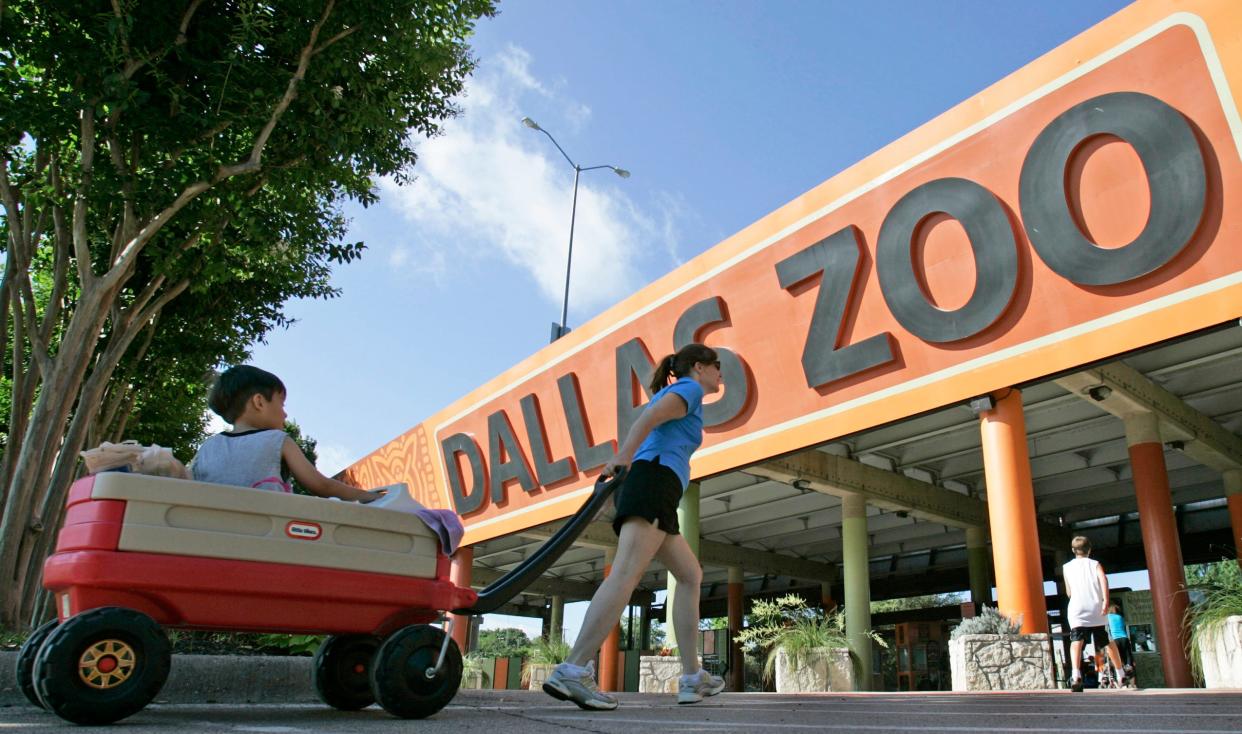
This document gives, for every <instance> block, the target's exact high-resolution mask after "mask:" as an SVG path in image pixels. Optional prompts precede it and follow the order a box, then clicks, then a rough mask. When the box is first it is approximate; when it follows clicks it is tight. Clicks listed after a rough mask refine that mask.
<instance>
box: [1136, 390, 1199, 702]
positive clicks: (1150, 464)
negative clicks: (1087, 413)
mask: <svg viewBox="0 0 1242 734" xmlns="http://www.w3.org/2000/svg"><path fill="white" fill-rule="evenodd" d="M1125 424H1126V444H1127V445H1128V446H1129V448H1130V469H1131V473H1132V474H1133V475H1134V495H1135V498H1136V499H1137V500H1138V511H1139V528H1140V529H1141V530H1142V533H1143V552H1144V554H1145V555H1146V556H1147V575H1148V578H1149V579H1150V580H1151V606H1152V611H1154V612H1155V616H1156V640H1157V642H1158V643H1159V645H1160V665H1161V667H1163V668H1164V681H1165V683H1166V684H1167V685H1168V686H1169V687H1170V688H1190V687H1191V686H1193V685H1194V684H1195V683H1194V678H1193V677H1192V676H1191V674H1190V661H1189V660H1188V659H1187V657H1186V640H1185V638H1184V637H1183V636H1182V620H1183V619H1185V616H1186V607H1187V605H1188V603H1189V602H1188V599H1187V598H1186V570H1185V568H1184V567H1183V566H1182V546H1181V542H1180V540H1179V539H1178V536H1177V520H1176V518H1174V516H1173V496H1172V494H1170V492H1169V473H1168V470H1167V469H1166V468H1165V464H1164V443H1163V442H1161V440H1160V422H1159V421H1158V420H1157V419H1156V416H1155V415H1153V414H1151V413H1139V414H1135V415H1129V416H1126V418H1125Z"/></svg>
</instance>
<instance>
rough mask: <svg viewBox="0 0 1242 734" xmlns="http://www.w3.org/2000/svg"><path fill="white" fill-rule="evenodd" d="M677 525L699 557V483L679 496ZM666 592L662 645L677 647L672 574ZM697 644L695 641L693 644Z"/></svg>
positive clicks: (674, 594) (674, 583) (675, 586)
mask: <svg viewBox="0 0 1242 734" xmlns="http://www.w3.org/2000/svg"><path fill="white" fill-rule="evenodd" d="M677 525H678V527H679V529H680V530H681V534H682V536H683V537H684V538H685V539H686V543H687V544H688V545H689V546H690V550H692V551H694V555H695V556H696V557H697V556H698V555H699V483H698V482H690V486H688V487H686V491H685V492H683V493H682V495H681V503H680V504H679V505H677ZM667 588H668V592H667V594H666V596H665V597H664V639H665V640H667V641H666V642H665V643H664V645H665V646H666V647H679V645H678V644H677V630H675V629H674V628H673V599H674V598H675V597H676V595H677V579H675V578H673V574H671V573H670V574H669V575H668V584H667ZM695 644H696V645H697V644H698V643H697V641H696V643H695Z"/></svg>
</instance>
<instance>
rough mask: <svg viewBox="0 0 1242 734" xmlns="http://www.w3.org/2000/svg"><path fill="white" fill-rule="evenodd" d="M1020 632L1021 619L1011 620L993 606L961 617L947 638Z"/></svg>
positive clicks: (954, 638) (1015, 633)
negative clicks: (963, 617) (965, 617)
mask: <svg viewBox="0 0 1242 734" xmlns="http://www.w3.org/2000/svg"><path fill="white" fill-rule="evenodd" d="M1021 632H1022V619H1021V618H1018V619H1017V620H1012V619H1010V618H1009V617H1006V616H1005V615H1003V614H1001V613H1000V612H998V611H996V608H995V607H984V608H983V611H982V612H980V613H979V614H977V615H975V616H973V617H971V618H970V619H963V620H962V623H961V624H959V625H958V626H957V627H956V628H955V629H954V630H953V632H952V633H951V634H950V635H949V639H951V640H956V639H957V638H959V637H961V636H962V635H1017V634H1021Z"/></svg>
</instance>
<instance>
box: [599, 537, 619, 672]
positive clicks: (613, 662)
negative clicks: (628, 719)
mask: <svg viewBox="0 0 1242 734" xmlns="http://www.w3.org/2000/svg"><path fill="white" fill-rule="evenodd" d="M615 553H616V552H615V551H613V550H611V549H610V550H608V551H606V552H605V554H604V578H608V574H610V573H612V560H613V557H614V555H615ZM620 658H621V622H620V620H618V621H617V623H616V624H614V625H613V626H612V631H611V632H609V633H608V636H607V637H605V638H604V644H603V646H601V647H600V649H599V689H600V690H601V691H615V690H617V689H618V687H619V686H618V685H617V674H618V673H619V672H620V669H621V665H620V662H621V660H620Z"/></svg>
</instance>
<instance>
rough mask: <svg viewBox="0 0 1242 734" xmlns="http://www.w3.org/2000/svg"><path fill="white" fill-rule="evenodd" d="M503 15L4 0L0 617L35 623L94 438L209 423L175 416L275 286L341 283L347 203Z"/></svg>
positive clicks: (436, 121) (404, 146) (307, 3)
mask: <svg viewBox="0 0 1242 734" xmlns="http://www.w3.org/2000/svg"><path fill="white" fill-rule="evenodd" d="M493 12H494V2H493V0H435V1H432V0H371V1H370V2H365V3H338V2H337V1H336V0H320V1H319V2H313V1H312V0H272V1H270V2H263V3H260V2H255V1H254V0H222V1H221V2H212V3H205V2H203V1H202V0H114V2H112V3H111V4H108V5H99V4H96V3H82V2H80V1H79V0H11V1H10V2H7V3H0V205H2V206H3V208H4V214H3V218H2V219H0V235H3V240H2V242H3V244H0V247H3V248H4V250H3V254H4V266H3V267H4V272H3V280H0V321H2V322H3V325H4V328H3V329H0V355H2V356H0V360H2V361H3V365H2V366H3V369H2V370H0V373H2V374H0V388H3V389H4V391H5V392H6V393H7V394H6V396H5V398H4V399H3V400H0V409H3V410H5V411H6V413H5V415H4V416H3V448H4V455H3V457H2V458H0V626H9V627H12V626H19V625H24V624H25V623H27V622H28V621H29V619H30V616H31V611H32V609H33V605H34V599H35V592H36V591H37V589H38V584H39V571H40V569H41V565H42V558H43V556H44V555H45V554H46V552H47V550H48V546H49V545H50V543H51V542H52V540H53V536H54V533H53V532H52V530H54V528H55V526H56V524H57V522H58V520H59V516H60V513H61V506H62V505H63V502H64V495H65V492H66V491H67V489H68V486H69V483H70V482H71V481H72V479H73V478H74V476H75V475H76V473H77V472H78V456H77V455H78V451H79V450H80V449H81V448H82V447H83V445H84V444H85V443H86V442H87V440H88V439H92V438H101V437H103V436H115V435H118V434H119V433H129V434H131V435H135V434H142V433H143V432H144V430H147V431H150V432H151V434H152V435H153V434H154V433H159V432H163V431H167V432H168V435H169V436H175V437H176V438H175V439H174V440H175V441H176V442H178V443H180V442H182V441H185V442H189V441H192V440H194V438H195V437H196V435H198V436H201V432H202V423H201V420H199V421H198V422H197V423H196V422H195V421H196V420H198V418H197V416H201V411H200V412H199V413H197V414H191V413H185V414H182V413H181V412H180V411H181V410H183V409H188V408H191V407H195V406H197V405H201V403H197V402H196V401H198V400H200V398H199V397H198V391H199V390H202V389H205V385H203V384H202V373H203V371H205V368H206V367H209V366H212V365H214V364H216V363H217V362H219V361H221V360H222V359H231V358H235V357H236V356H238V352H239V350H241V351H242V352H244V350H245V346H246V345H248V344H250V343H252V342H253V340H254V339H256V338H261V337H262V335H263V334H264V333H266V331H267V330H268V329H270V328H272V327H273V326H276V325H280V324H282V323H284V321H285V317H284V315H283V312H282V304H283V303H284V302H285V301H286V300H287V299H288V298H291V297H296V296H309V297H324V296H328V295H331V294H332V290H331V288H330V286H329V285H328V281H327V275H328V272H329V268H330V267H331V265H333V264H340V263H346V262H349V261H351V260H353V259H354V258H356V257H358V256H359V255H360V254H361V251H362V243H358V242H348V241H346V239H345V231H346V230H345V225H346V222H345V219H344V217H343V216H342V214H341V207H342V205H343V204H344V203H345V202H347V201H351V200H352V201H356V202H360V203H362V204H363V205H366V204H369V203H372V202H374V201H375V198H376V194H375V191H374V182H375V180H376V178H377V177H380V176H391V177H393V178H394V179H395V180H396V181H397V182H399V183H401V182H406V181H408V180H409V179H410V177H411V175H412V173H411V171H412V167H413V165H414V163H415V160H416V155H415V151H414V148H413V147H412V143H411V140H412V137H413V136H428V135H434V134H436V133H437V132H438V131H439V129H440V126H441V124H442V123H443V121H444V120H445V119H447V118H448V117H450V116H452V115H453V114H454V113H455V111H456V110H455V108H454V106H453V103H452V99H453V97H454V96H455V95H457V94H458V93H460V92H461V90H462V85H463V82H464V79H465V77H466V75H467V74H468V73H469V71H470V70H471V68H472V61H471V59H470V57H469V54H468V47H467V44H466V39H467V37H468V36H469V35H470V33H471V32H472V29H473V26H474V23H475V22H476V21H477V19H478V18H480V17H482V16H486V15H490V14H492V13H493ZM213 330H218V331H216V333H212V332H213ZM199 340H201V344H200V343H199ZM187 346H190V347H193V348H192V349H189V350H186V351H185V352H183V351H182V348H183V347H187ZM213 349H214V350H215V354H214V355H213V354H212V353H211V352H212V350H213ZM155 355H160V360H162V361H157V360H156V359H155V358H154V357H155ZM213 357H214V358H213ZM167 360H173V361H176V362H177V363H178V364H177V366H176V367H171V366H168V361H167ZM135 415H137V416H138V417H139V418H140V423H141V425H142V426H145V427H147V428H144V429H139V427H138V424H137V423H134V422H133V417H134V416H135ZM178 416H180V417H179V418H178ZM178 420H179V423H178Z"/></svg>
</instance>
